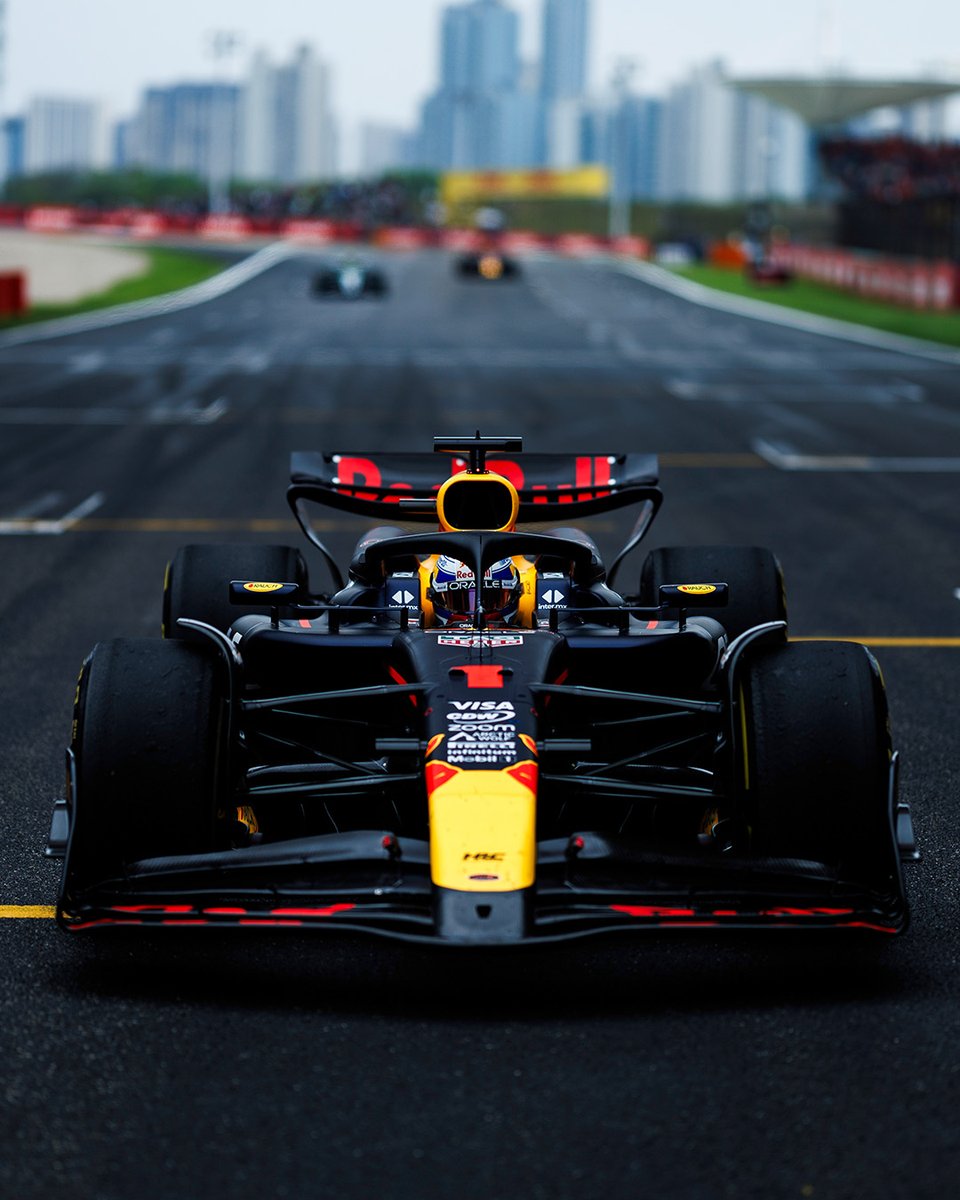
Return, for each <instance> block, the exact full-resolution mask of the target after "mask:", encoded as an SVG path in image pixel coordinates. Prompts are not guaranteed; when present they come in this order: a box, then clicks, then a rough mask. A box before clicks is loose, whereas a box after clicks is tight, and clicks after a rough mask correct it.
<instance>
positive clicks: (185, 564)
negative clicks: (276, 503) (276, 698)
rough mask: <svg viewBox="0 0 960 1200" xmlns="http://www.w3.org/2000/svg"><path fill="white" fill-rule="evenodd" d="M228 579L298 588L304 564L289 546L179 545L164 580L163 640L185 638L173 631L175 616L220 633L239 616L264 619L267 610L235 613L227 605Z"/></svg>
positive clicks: (304, 574)
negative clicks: (251, 614) (199, 622)
mask: <svg viewBox="0 0 960 1200" xmlns="http://www.w3.org/2000/svg"><path fill="white" fill-rule="evenodd" d="M231 579H260V580H269V581H271V582H275V583H299V584H300V585H301V587H303V588H306V587H307V565H306V563H305V562H304V560H303V555H302V554H301V553H300V551H299V550H296V549H295V548H294V547H293V546H250V545H237V546H231V545H204V544H195V545H189V546H181V547H180V549H179V550H178V551H177V553H176V554H175V555H174V558H173V561H172V562H170V563H169V564H168V565H167V573H166V578H165V579H164V584H163V624H162V629H161V632H162V633H163V636H164V637H167V638H179V637H183V636H185V635H184V633H183V631H182V630H178V628H177V620H178V619H179V618H180V617H189V618H191V619H192V620H194V621H204V622H206V624H208V625H213V626H214V627H215V628H217V629H221V630H223V632H224V633H226V631H227V630H228V629H229V628H230V626H231V625H232V624H233V622H234V620H235V619H236V618H237V616H238V615H239V614H240V613H241V612H242V613H244V614H249V613H262V614H269V612H270V608H269V606H262V607H249V608H248V607H247V606H246V605H244V607H243V609H238V608H237V607H236V606H235V605H233V604H231V603H230V596H229V590H228V585H229V583H230V580H231Z"/></svg>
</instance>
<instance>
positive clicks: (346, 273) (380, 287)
mask: <svg viewBox="0 0 960 1200" xmlns="http://www.w3.org/2000/svg"><path fill="white" fill-rule="evenodd" d="M312 290H313V294H314V295H315V296H342V297H343V298H344V299H347V300H355V299H357V298H358V297H360V296H384V295H386V293H387V290H388V289H387V277H386V275H384V273H383V271H381V270H380V268H379V267H374V266H371V265H369V264H368V263H360V262H344V263H338V264H336V265H333V266H324V267H321V269H320V270H319V271H317V273H316V274H315V275H314V277H313V284H312Z"/></svg>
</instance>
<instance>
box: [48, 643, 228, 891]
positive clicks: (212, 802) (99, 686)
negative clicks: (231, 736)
mask: <svg viewBox="0 0 960 1200" xmlns="http://www.w3.org/2000/svg"><path fill="white" fill-rule="evenodd" d="M222 670H223V668H222V666H221V665H220V663H219V661H218V660H217V658H216V656H215V655H211V653H210V651H209V650H207V649H206V647H204V646H199V645H193V644H191V643H187V642H181V641H158V640H155V639H146V638H123V639H117V640H115V641H111V642H101V643H99V644H98V645H97V646H96V647H95V648H94V650H93V652H92V654H91V655H90V657H89V658H88V659H87V660H86V662H85V663H84V666H83V671H82V673H81V676H80V683H79V686H78V690H77V701H76V708H75V714H74V730H73V740H72V748H73V753H74V755H75V760H76V781H77V786H76V795H75V797H74V814H73V830H72V834H71V845H70V858H71V860H72V863H71V864H70V869H71V873H72V874H74V875H77V874H79V875H80V877H81V878H85V879H86V878H90V879H92V878H96V877H101V876H103V875H111V874H116V873H119V872H120V871H122V870H123V868H124V867H125V866H126V865H127V864H128V863H130V862H134V861H136V860H137V859H140V858H148V857H154V856H159V855H169V854H197V853H202V852H205V851H209V850H213V849H214V848H215V847H216V845H217V833H218V825H219V821H220V818H218V813H219V812H221V811H222V809H223V795H222V792H223V789H224V786H225V783H226V780H227V778H228V761H227V760H228V747H227V745H226V723H225V720H224V681H223V678H222Z"/></svg>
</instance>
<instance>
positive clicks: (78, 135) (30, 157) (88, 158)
mask: <svg viewBox="0 0 960 1200" xmlns="http://www.w3.org/2000/svg"><path fill="white" fill-rule="evenodd" d="M109 161H110V133H109V128H108V124H107V119H106V113H105V111H104V108H103V106H102V105H101V104H100V103H99V102H98V101H95V100H69V99H62V98H52V97H38V98H36V99H34V100H31V101H30V104H29V105H28V106H27V111H26V114H25V118H24V140H23V170H24V173H25V174H28V175H29V174H34V173H36V172H40V171H60V170H77V169H79V170H91V169H93V170H96V169H98V168H102V167H106V166H107V164H108V163H109Z"/></svg>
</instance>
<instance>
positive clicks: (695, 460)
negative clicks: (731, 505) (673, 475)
mask: <svg viewBox="0 0 960 1200" xmlns="http://www.w3.org/2000/svg"><path fill="white" fill-rule="evenodd" d="M657 457H658V459H659V460H660V465H661V466H662V467H693V468H697V467H728V468H734V469H737V468H740V467H749V468H751V469H756V468H759V467H762V468H764V469H766V470H770V469H771V467H770V464H769V463H768V462H767V461H766V460H765V459H763V458H761V457H760V455H759V454H717V453H704V454H670V453H664V454H658V455H657Z"/></svg>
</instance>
